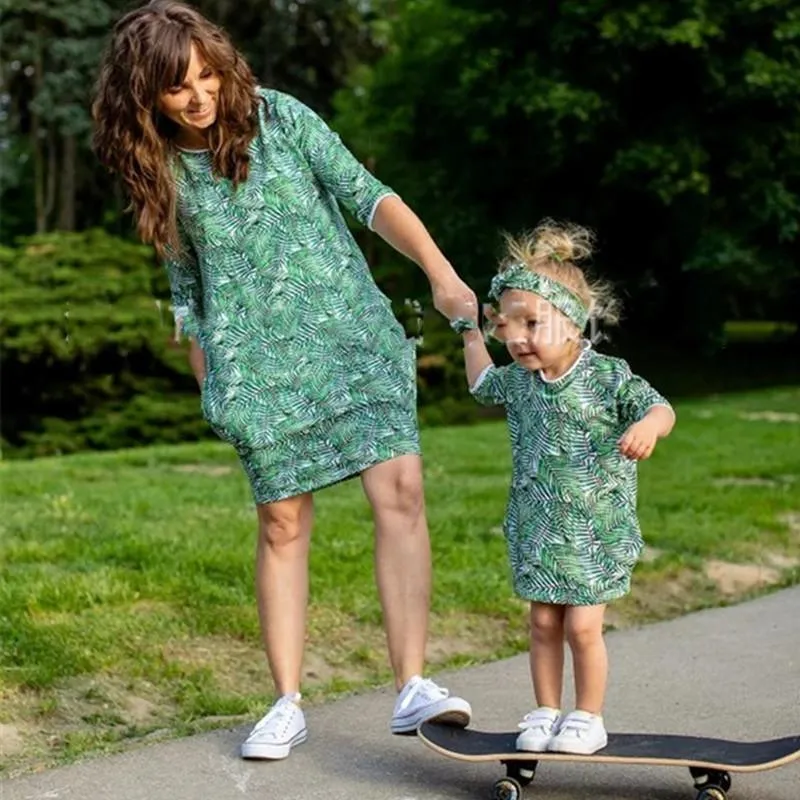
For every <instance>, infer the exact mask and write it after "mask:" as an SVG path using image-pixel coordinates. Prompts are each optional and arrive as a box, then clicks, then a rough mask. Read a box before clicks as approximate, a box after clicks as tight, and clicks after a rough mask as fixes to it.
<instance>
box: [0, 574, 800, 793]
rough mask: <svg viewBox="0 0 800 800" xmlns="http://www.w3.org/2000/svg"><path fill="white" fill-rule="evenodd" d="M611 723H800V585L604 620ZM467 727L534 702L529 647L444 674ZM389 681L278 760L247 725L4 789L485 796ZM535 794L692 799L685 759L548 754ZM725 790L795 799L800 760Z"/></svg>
mask: <svg viewBox="0 0 800 800" xmlns="http://www.w3.org/2000/svg"><path fill="white" fill-rule="evenodd" d="M608 645H609V650H610V655H611V664H612V676H611V685H610V687H609V695H608V704H607V723H608V725H609V727H610V728H612V729H614V730H622V731H644V732H648V731H652V732H664V733H692V734H698V735H710V736H721V737H727V738H732V739H761V738H772V737H777V736H787V735H796V734H800V587H796V588H793V589H787V590H784V591H781V592H778V593H775V594H773V595H770V596H768V597H765V598H762V599H760V600H756V601H754V602H751V603H746V604H742V605H739V606H734V607H731V608H725V609H715V610H710V611H704V612H700V613H697V614H693V615H690V616H688V617H684V618H682V619H678V620H674V621H671V622H665V623H660V624H657V625H650V626H647V627H644V628H640V629H635V630H628V631H621V632H617V633H611V634H609V636H608ZM442 678H443V682H445V685H448V686H449V687H450V688H451V689H452V690H453V691H457V692H459V693H462V694H463V695H464V696H466V697H468V698H469V699H470V701H471V702H472V704H473V708H474V712H475V719H474V725H475V727H482V728H488V729H495V730H502V729H508V728H510V727H511V728H513V727H514V726H515V725H516V722H517V720H518V718H519V717H520V716H521V715H522V714H523V713H524V712H526V711H527V710H528V706H529V705H530V703H531V700H530V688H529V678H528V667H527V659H526V657H524V656H520V657H516V658H512V659H509V660H506V661H502V662H498V663H495V664H491V665H488V666H483V667H476V668H471V669H466V670H463V671H460V672H456V673H453V674H448V675H446V676H442ZM391 706H392V697H391V694H390V693H389V692H388V691H379V692H373V693H370V694H365V695H362V696H360V697H352V698H348V699H346V700H343V701H340V702H336V703H331V704H329V705H324V706H319V707H314V708H311V709H310V710H309V711H308V713H307V719H308V723H309V727H310V732H311V738H310V739H309V741H308V743H307V744H305V745H303V746H302V747H300V748H298V749H297V750H296V751H295V753H294V754H293V755H292V757H291V758H290V759H288V760H286V761H283V762H275V763H263V762H243V761H241V760H240V759H239V758H238V757H237V755H236V752H237V746H238V744H239V742H240V741H241V739H242V736H243V734H244V733H245V732H246V729H243V728H238V729H236V730H229V731H220V732H215V733H211V734H205V735H202V736H196V737H193V738H190V739H184V740H181V741H175V742H170V743H166V744H158V745H152V746H150V747H141V748H139V749H137V750H135V751H132V752H128V753H125V754H123V755H119V756H112V757H107V758H99V759H96V760H93V761H89V762H86V763H83V764H78V765H75V766H70V767H66V768H63V769H57V770H53V771H50V772H46V773H42V774H40V775H34V776H29V777H24V778H19V779H16V780H12V781H6V782H5V783H2V784H0V800H248V798H258V799H259V800H357V799H358V798H364V799H365V800H473V799H474V800H485V798H486V797H487V796H488V791H489V788H490V787H491V785H492V783H493V781H494V780H495V779H496V778H497V777H500V776H501V775H502V774H503V773H502V768H501V767H500V765H496V764H479V765H462V764H461V763H459V762H456V761H452V760H450V759H446V758H444V757H441V756H439V755H437V754H436V753H433V752H431V751H429V750H428V749H427V748H425V747H424V746H423V745H422V744H421V743H420V742H418V741H417V740H416V739H415V738H409V737H393V736H390V735H389V734H388V715H389V713H390V711H391ZM527 796H528V797H529V798H531V800H534V798H536V800H641V799H642V798H647V800H694V792H693V790H692V785H691V780H690V778H689V775H688V771H685V770H683V769H681V768H663V767H662V768H656V767H640V766H617V765H613V766H612V765H598V766H597V767H594V768H593V767H591V766H589V765H583V764H542V765H541V767H540V769H539V774H538V775H537V777H536V781H535V783H534V784H533V785H532V786H531V787H530V789H529V790H528V791H527ZM730 796H731V800H798V798H800V761H797V762H795V763H794V764H792V765H790V766H787V767H784V768H781V769H777V770H772V771H770V772H762V773H758V774H752V775H734V776H733V788H732V790H731V793H730Z"/></svg>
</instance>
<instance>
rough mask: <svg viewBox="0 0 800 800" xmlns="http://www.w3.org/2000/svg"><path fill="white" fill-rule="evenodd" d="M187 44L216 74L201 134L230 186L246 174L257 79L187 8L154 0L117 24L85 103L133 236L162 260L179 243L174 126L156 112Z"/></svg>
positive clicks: (181, 69)
mask: <svg viewBox="0 0 800 800" xmlns="http://www.w3.org/2000/svg"><path fill="white" fill-rule="evenodd" d="M193 43H194V45H195V46H196V47H197V48H198V50H199V51H200V52H201V53H202V54H203V56H204V58H205V60H206V62H207V63H208V64H209V65H210V66H211V68H212V69H214V70H215V71H216V72H217V74H218V75H219V76H220V89H219V94H218V99H217V119H216V122H215V123H214V124H213V125H212V126H211V128H210V129H209V136H208V146H209V149H210V150H211V155H212V160H213V168H214V172H215V174H218V175H221V176H224V177H226V178H229V179H230V180H232V181H233V183H234V184H238V183H240V182H241V181H244V180H246V179H247V175H248V169H249V158H248V154H247V147H248V145H249V144H250V142H251V141H252V139H253V137H254V136H255V133H256V128H257V125H258V119H257V114H256V109H257V95H256V81H255V78H254V76H253V73H252V72H251V71H250V68H249V66H248V65H247V63H246V62H245V60H244V58H243V57H242V56H241V55H240V54H239V53H238V52H237V51H236V49H235V48H234V47H233V45H232V44H231V42H230V40H229V39H228V37H227V35H226V34H225V33H224V32H223V31H222V30H220V29H219V28H217V27H216V26H215V25H213V24H212V23H211V22H209V21H208V20H207V19H206V18H205V17H203V16H202V15H201V14H199V13H198V12H197V11H195V9H193V8H191V7H190V6H187V5H185V4H183V3H178V2H174V1H173V0H154V1H153V2H150V3H147V4H146V5H144V6H142V7H140V8H137V9H136V10H134V11H131V12H129V13H128V14H126V15H125V16H124V17H122V18H121V19H120V20H119V22H117V24H116V25H115V26H114V30H113V34H112V37H111V41H110V43H109V45H108V48H107V50H106V52H105V54H104V57H103V60H102V64H101V68H100V74H99V77H98V81H97V85H96V89H95V98H94V102H93V105H92V116H93V118H94V122H95V128H94V148H95V152H96V153H97V156H98V158H99V159H100V161H101V162H102V163H103V164H104V165H105V166H106V167H108V169H110V170H111V171H112V172H116V173H118V174H119V175H120V177H121V179H122V182H123V184H124V186H125V189H126V190H127V193H128V194H129V196H130V199H131V206H130V208H129V210H130V209H132V210H133V212H134V216H135V219H136V226H137V230H138V233H139V236H140V238H141V239H142V241H144V242H147V243H148V244H149V243H152V244H153V245H154V246H155V249H156V252H157V253H158V255H159V257H161V258H165V257H167V254H168V253H177V252H179V251H180V249H181V242H180V239H179V236H178V230H177V220H176V197H175V180H174V176H173V172H172V170H171V168H170V161H171V160H172V159H173V158H174V157H175V144H174V141H173V140H174V137H175V135H176V134H177V133H178V126H177V125H176V124H175V123H174V122H172V121H171V120H169V119H167V118H166V117H165V116H164V115H162V114H161V113H160V112H159V111H158V100H159V97H160V96H161V94H162V93H163V92H164V91H165V90H167V89H169V88H170V87H172V86H176V85H179V84H180V83H181V82H182V81H183V79H184V77H185V76H186V72H187V70H188V67H189V59H190V53H191V45H192V44H193Z"/></svg>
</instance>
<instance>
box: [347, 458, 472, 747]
mask: <svg viewBox="0 0 800 800" xmlns="http://www.w3.org/2000/svg"><path fill="white" fill-rule="evenodd" d="M362 482H363V484H364V491H365V493H366V495H367V498H368V500H369V502H370V504H371V505H372V513H373V518H374V520H375V576H376V580H377V584H378V593H379V595H380V601H381V607H382V609H383V620H384V628H385V630H386V641H387V645H388V648H389V659H390V662H391V665H392V670H393V671H394V676H395V685H396V687H397V689H398V690H400V694H399V695H398V698H397V701H396V703H395V708H394V713H393V715H392V722H391V730H392V731H393V732H394V733H410V732H413V731H414V730H416V728H417V726H418V725H419V724H420V723H422V722H424V721H425V720H430V719H437V720H438V721H441V722H450V723H452V724H456V725H468V724H469V721H470V718H471V714H472V709H471V708H470V706H469V703H467V702H466V701H465V700H462V699H461V698H458V697H451V696H450V695H449V693H448V692H447V691H446V690H444V689H442V688H440V687H438V686H436V684H435V683H433V681H430V680H424V679H422V672H423V668H424V663H425V643H426V640H427V634H428V611H429V604H430V587H431V552H430V541H429V538H428V523H427V520H426V519H425V501H424V496H423V488H422V460H421V459H420V457H419V456H416V455H406V456H399V457H398V458H394V459H391V460H390V461H386V462H384V463H382V464H377V465H376V466H374V467H371V468H369V469H368V470H365V471H364V473H363V475H362Z"/></svg>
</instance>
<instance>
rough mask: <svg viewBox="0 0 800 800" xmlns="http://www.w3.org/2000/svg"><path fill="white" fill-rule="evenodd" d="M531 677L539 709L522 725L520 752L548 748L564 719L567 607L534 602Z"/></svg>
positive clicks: (535, 751) (518, 742)
mask: <svg viewBox="0 0 800 800" xmlns="http://www.w3.org/2000/svg"><path fill="white" fill-rule="evenodd" d="M530 661H531V678H532V679H533V693H534V694H535V695H536V704H537V708H535V709H534V710H533V711H532V712H531V713H530V714H527V715H526V716H525V718H524V719H523V720H522V722H521V723H520V727H521V728H522V733H521V734H520V735H519V736H518V737H517V749H518V750H527V751H529V752H534V753H541V752H544V751H545V750H547V749H548V747H549V746H550V742H551V741H552V739H553V736H554V735H555V733H556V730H557V726H558V722H559V720H560V718H561V692H562V689H563V685H564V606H556V605H551V604H550V603H531V650H530Z"/></svg>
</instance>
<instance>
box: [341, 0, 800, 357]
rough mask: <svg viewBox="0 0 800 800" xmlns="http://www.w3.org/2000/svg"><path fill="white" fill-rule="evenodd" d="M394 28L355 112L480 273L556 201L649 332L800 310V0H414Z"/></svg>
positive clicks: (682, 333) (357, 123)
mask: <svg viewBox="0 0 800 800" xmlns="http://www.w3.org/2000/svg"><path fill="white" fill-rule="evenodd" d="M392 30H393V46H392V48H391V50H390V52H389V53H388V54H387V55H386V56H385V57H384V58H383V59H382V60H381V61H380V62H379V63H378V64H377V65H376V66H375V67H374V69H370V70H366V69H365V70H361V71H360V72H359V73H358V75H356V76H354V84H353V85H352V86H351V87H350V88H349V89H348V91H347V92H346V93H343V94H342V95H341V96H340V97H339V98H337V109H338V113H339V116H338V119H337V126H338V127H339V128H340V130H341V131H342V132H343V133H344V135H346V136H347V138H348V140H350V141H352V142H353V143H354V146H356V147H357V149H358V150H359V152H360V153H361V154H362V155H364V156H367V155H369V156H371V157H373V158H374V159H375V160H376V163H377V170H378V172H379V174H380V176H381V178H382V179H384V180H386V181H387V182H389V183H390V184H393V185H394V186H395V188H396V189H397V190H398V191H399V192H400V193H401V194H402V195H403V196H404V197H405V198H406V200H408V201H409V202H410V203H411V204H412V205H413V206H414V207H415V208H416V209H417V210H418V211H419V212H420V215H421V216H422V217H423V219H424V220H425V221H426V223H428V224H429V226H430V228H431V229H432V231H433V233H434V234H435V236H436V238H437V240H438V241H439V242H440V243H441V244H442V245H443V247H444V249H445V250H446V252H447V253H448V255H449V256H450V257H451V259H452V260H453V262H454V263H455V264H456V266H457V268H458V269H459V271H460V272H462V273H463V274H464V275H465V276H466V277H467V278H468V279H469V280H470V282H471V283H472V284H473V285H474V288H475V289H476V290H477V291H479V292H480V293H483V294H484V295H485V292H486V290H487V288H488V281H489V277H490V275H491V272H492V270H493V269H494V266H495V263H496V259H497V256H498V253H499V247H500V244H501V240H500V237H499V233H500V232H501V231H504V230H508V231H511V232H518V231H520V230H523V229H526V228H530V227H532V226H533V225H534V224H535V223H536V222H537V221H538V220H539V219H540V218H541V217H543V216H555V217H566V218H570V219H573V220H575V221H578V222H581V223H583V224H586V225H589V226H591V227H593V228H595V229H596V230H597V231H598V232H599V235H600V240H599V245H600V247H599V251H598V255H597V259H596V262H595V263H596V267H597V269H598V271H600V272H602V273H603V274H604V275H606V276H608V277H611V278H612V279H614V280H615V281H617V282H618V283H619V285H620V288H621V289H622V290H623V299H624V300H626V307H627V308H626V311H627V317H628V322H629V324H630V325H632V326H638V327H639V329H640V330H641V329H643V328H646V329H647V331H648V334H649V335H651V336H653V335H655V336H658V335H661V336H669V337H672V338H676V337H677V338H682V339H684V340H688V341H690V342H694V343H705V344H708V345H710V344H713V343H714V342H715V341H717V342H720V341H721V338H720V332H721V329H722V325H723V322H724V320H725V319H726V318H729V317H733V316H737V315H738V314H739V313H744V314H745V315H748V314H749V315H753V316H756V315H760V314H770V313H771V314H773V315H777V316H778V318H780V317H781V316H783V317H786V318H791V317H792V316H793V315H796V313H797V312H796V306H797V303H796V302H795V300H794V299H792V297H791V292H792V291H794V292H797V290H798V288H800V281H798V270H797V261H796V251H797V244H798V240H799V239H800V133H799V131H800V13H798V10H797V7H796V4H795V3H791V2H786V0H759V2H754V0H681V1H680V2H673V3H660V2H642V3H637V4H629V3H607V2H599V0H583V1H582V2H578V1H577V0H569V1H568V2H562V3H557V4H552V3H551V4H541V3H530V2H527V1H525V0H508V2H503V3H495V2H492V1H491V0H449V1H447V0H414V2H406V3H404V4H402V12H401V14H400V18H399V20H398V21H397V22H396V24H395V25H394V26H393V29H392ZM681 312H683V313H681ZM687 312H688V313H687ZM681 316H682V317H683V319H681Z"/></svg>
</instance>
